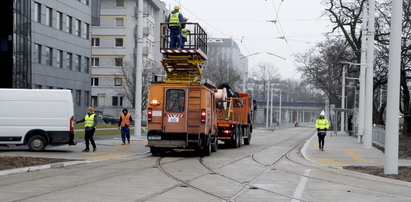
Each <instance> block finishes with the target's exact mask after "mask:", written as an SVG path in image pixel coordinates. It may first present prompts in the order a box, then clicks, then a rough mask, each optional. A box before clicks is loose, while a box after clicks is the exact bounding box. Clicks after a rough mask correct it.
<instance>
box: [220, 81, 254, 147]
mask: <svg viewBox="0 0 411 202" xmlns="http://www.w3.org/2000/svg"><path fill="white" fill-rule="evenodd" d="M219 88H220V89H224V90H223V91H224V92H227V98H225V99H223V100H221V101H218V103H219V104H218V109H217V126H218V140H221V141H224V143H225V144H229V145H231V146H232V147H234V148H237V147H241V145H242V144H243V142H244V144H245V145H249V144H250V142H251V133H252V132H253V124H252V120H253V110H254V109H255V107H253V108H252V107H251V106H252V103H253V102H251V99H250V96H249V95H248V94H247V93H244V92H233V91H232V89H231V87H230V86H229V85H228V84H223V85H221V86H220V87H219Z"/></svg>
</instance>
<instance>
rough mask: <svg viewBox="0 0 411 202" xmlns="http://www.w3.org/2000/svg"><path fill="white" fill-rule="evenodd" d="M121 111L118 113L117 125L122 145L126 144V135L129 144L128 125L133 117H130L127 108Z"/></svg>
mask: <svg viewBox="0 0 411 202" xmlns="http://www.w3.org/2000/svg"><path fill="white" fill-rule="evenodd" d="M122 112H123V113H122V114H121V115H120V120H119V122H118V127H120V128H121V141H122V142H123V145H124V144H126V137H127V143H128V144H130V128H129V127H130V126H131V123H132V122H133V118H131V114H129V113H128V110H127V109H123V111H122Z"/></svg>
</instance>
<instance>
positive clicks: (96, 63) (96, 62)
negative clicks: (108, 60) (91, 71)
mask: <svg viewBox="0 0 411 202" xmlns="http://www.w3.org/2000/svg"><path fill="white" fill-rule="evenodd" d="M91 66H92V67H98V66H100V58H91Z"/></svg>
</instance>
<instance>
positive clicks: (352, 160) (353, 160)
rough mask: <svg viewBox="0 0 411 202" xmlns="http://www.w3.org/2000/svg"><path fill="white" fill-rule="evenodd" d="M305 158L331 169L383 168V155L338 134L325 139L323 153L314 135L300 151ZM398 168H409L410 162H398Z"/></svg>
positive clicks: (328, 135)
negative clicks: (350, 167) (355, 167)
mask: <svg viewBox="0 0 411 202" xmlns="http://www.w3.org/2000/svg"><path fill="white" fill-rule="evenodd" d="M302 150H303V152H305V154H306V158H308V159H310V160H311V161H314V162H316V163H319V164H323V165H326V166H333V167H343V166H379V167H383V166H384V153H383V152H382V151H380V150H378V149H377V148H375V147H372V148H371V149H365V148H364V145H363V144H361V143H358V142H357V138H355V137H353V136H348V135H347V134H341V133H339V134H338V135H337V136H336V135H331V133H327V136H326V137H325V144H324V151H321V150H319V149H318V137H317V135H316V134H315V135H314V136H313V137H312V138H311V139H310V140H309V142H308V143H307V144H306V145H305V146H304V148H303V149H302ZM399 166H411V160H399Z"/></svg>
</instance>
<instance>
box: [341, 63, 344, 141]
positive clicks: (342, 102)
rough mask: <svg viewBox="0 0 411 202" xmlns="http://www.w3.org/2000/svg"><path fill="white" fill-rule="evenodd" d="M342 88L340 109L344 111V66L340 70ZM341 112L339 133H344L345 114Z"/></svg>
mask: <svg viewBox="0 0 411 202" xmlns="http://www.w3.org/2000/svg"><path fill="white" fill-rule="evenodd" d="M341 83H342V86H341V109H343V110H344V108H345V65H343V69H342V82H341ZM343 110H342V111H341V127H340V131H341V132H342V133H343V132H344V125H345V124H344V122H345V116H344V115H345V114H344V111H343Z"/></svg>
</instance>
